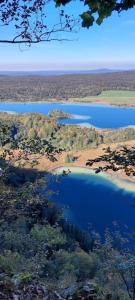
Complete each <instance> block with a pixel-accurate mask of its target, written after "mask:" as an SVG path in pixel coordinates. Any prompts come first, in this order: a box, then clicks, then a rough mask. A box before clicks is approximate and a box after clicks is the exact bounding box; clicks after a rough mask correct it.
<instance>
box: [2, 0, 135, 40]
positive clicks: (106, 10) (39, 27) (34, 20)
mask: <svg viewBox="0 0 135 300" xmlns="http://www.w3.org/2000/svg"><path fill="white" fill-rule="evenodd" d="M72 2H73V0H0V25H2V26H9V25H10V26H11V28H12V31H13V32H14V37H11V38H9V39H6V38H5V39H1V40H0V42H3V43H28V44H31V43H39V42H41V41H51V40H62V39H63V36H62V38H61V35H59V34H60V33H61V32H66V33H69V32H71V31H73V30H76V26H78V24H79V23H80V22H81V24H82V26H83V27H86V28H89V27H90V26H92V25H93V24H94V23H95V22H96V23H97V24H98V25H100V24H101V23H102V22H103V20H104V19H105V18H107V17H109V16H111V14H112V12H114V11H115V12H117V13H120V12H121V11H125V10H128V9H129V8H133V7H134V6H135V0H81V2H82V5H84V12H83V13H82V12H80V14H79V15H78V16H77V18H76V17H74V16H72V15H67V14H66V13H65V12H64V10H63V7H65V6H66V4H69V3H72ZM52 4H55V7H56V10H57V11H58V14H59V21H58V22H56V24H52V26H51V25H50V20H51V19H52V20H53V18H52V16H51V15H50V14H49V13H48V10H47V9H48V6H49V5H52ZM74 5H78V4H77V1H76V2H74ZM59 7H60V9H58V8H59ZM48 20H49V22H48ZM66 39H67V37H66Z"/></svg>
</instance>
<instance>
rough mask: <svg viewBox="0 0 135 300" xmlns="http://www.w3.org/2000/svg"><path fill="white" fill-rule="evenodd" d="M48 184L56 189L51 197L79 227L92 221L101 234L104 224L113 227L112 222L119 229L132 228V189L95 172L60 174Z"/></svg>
mask: <svg viewBox="0 0 135 300" xmlns="http://www.w3.org/2000/svg"><path fill="white" fill-rule="evenodd" d="M59 176H60V175H59ZM54 177H55V176H54ZM51 187H52V188H53V190H54V191H58V194H55V195H54V196H53V199H54V201H56V202H57V203H58V205H60V206H62V207H63V208H64V211H65V217H66V218H67V219H68V221H70V222H71V223H73V224H76V225H77V226H79V227H80V228H81V229H83V230H87V229H88V226H89V224H92V227H93V229H94V230H95V231H97V232H99V233H100V234H101V235H102V236H103V235H104V231H105V229H106V228H110V230H114V223H115V224H118V226H119V228H120V230H121V232H122V233H124V232H126V233H133V232H135V193H133V192H132V193H131V192H127V191H124V190H122V189H120V188H118V187H117V186H116V185H114V184H113V183H111V182H110V181H109V180H107V179H105V178H101V177H98V176H97V175H89V174H83V173H80V174H79V173H78V174H77V173H73V172H72V173H71V174H69V175H67V176H60V183H58V182H56V181H55V179H54V180H53V181H52V183H51Z"/></svg>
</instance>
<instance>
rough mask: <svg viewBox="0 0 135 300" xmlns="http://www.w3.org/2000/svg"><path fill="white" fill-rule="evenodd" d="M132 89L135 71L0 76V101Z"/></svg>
mask: <svg viewBox="0 0 135 300" xmlns="http://www.w3.org/2000/svg"><path fill="white" fill-rule="evenodd" d="M112 89H114V90H135V71H125V72H116V73H106V74H80V75H79V74H76V75H72V74H71V75H62V76H17V77H16V76H0V101H11V102H12V101H18V102H28V101H43V100H44V101H45V100H50V99H58V100H65V99H66V100H68V99H70V98H83V97H89V96H97V95H99V94H101V92H102V91H103V90H112Z"/></svg>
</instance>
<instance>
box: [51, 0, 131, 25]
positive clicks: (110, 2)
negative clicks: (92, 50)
mask: <svg viewBox="0 0 135 300" xmlns="http://www.w3.org/2000/svg"><path fill="white" fill-rule="evenodd" d="M55 2H56V5H57V6H60V5H61V4H62V5H66V4H67V3H69V2H72V0H55ZM83 2H84V6H85V5H87V6H88V7H89V10H87V11H85V12H84V13H83V14H82V15H81V18H82V26H83V27H86V28H89V27H90V26H92V25H93V23H94V22H96V23H97V24H98V25H101V23H102V22H103V20H104V19H105V18H107V17H109V16H111V14H112V13H113V11H116V12H117V13H120V12H121V11H126V10H128V9H130V8H133V7H134V5H135V1H134V0H131V1H127V0H124V1H119V0H107V1H102V0H85V1H84V0H83Z"/></svg>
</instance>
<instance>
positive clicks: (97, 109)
mask: <svg viewBox="0 0 135 300" xmlns="http://www.w3.org/2000/svg"><path fill="white" fill-rule="evenodd" d="M54 109H59V110H63V111H64V112H66V113H70V114H73V115H74V118H73V119H66V120H61V121H60V123H64V124H80V125H82V126H88V127H91V126H94V127H98V128H120V127H128V126H135V108H122V107H112V106H109V105H108V106H107V105H94V104H59V103H27V104H24V103H0V111H8V112H11V113H13V112H15V113H30V112H33V113H34V112H37V113H42V114H45V115H47V114H48V112H49V111H51V110H54Z"/></svg>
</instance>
